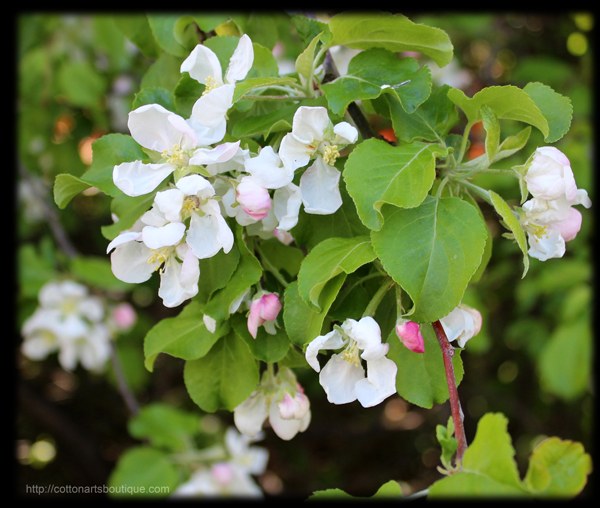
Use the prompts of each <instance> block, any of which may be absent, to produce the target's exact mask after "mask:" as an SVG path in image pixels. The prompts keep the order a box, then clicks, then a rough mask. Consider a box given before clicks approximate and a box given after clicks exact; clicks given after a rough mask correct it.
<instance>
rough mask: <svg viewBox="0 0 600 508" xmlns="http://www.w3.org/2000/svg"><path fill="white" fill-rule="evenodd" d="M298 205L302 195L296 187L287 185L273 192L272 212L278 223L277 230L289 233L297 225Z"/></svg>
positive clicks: (291, 184)
mask: <svg viewBox="0 0 600 508" xmlns="http://www.w3.org/2000/svg"><path fill="white" fill-rule="evenodd" d="M300 205H302V193H301V192H300V187H298V186H297V185H295V184H293V183H289V184H288V185H286V186H285V187H282V188H280V189H277V190H276V191H275V193H274V194H273V211H274V212H275V217H276V218H277V220H278V221H279V223H278V225H277V229H278V230H280V231H289V230H290V229H292V228H293V227H294V226H295V225H296V224H298V214H299V213H300Z"/></svg>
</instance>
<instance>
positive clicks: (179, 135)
mask: <svg viewBox="0 0 600 508" xmlns="http://www.w3.org/2000/svg"><path fill="white" fill-rule="evenodd" d="M128 126H129V130H130V132H131V137H132V138H133V139H134V140H135V141H136V142H137V143H138V144H140V145H141V146H143V147H144V148H147V149H149V150H152V151H155V152H158V153H159V154H161V156H162V159H161V160H160V161H159V162H157V163H150V164H147V163H144V162H142V161H139V160H138V161H133V162H123V163H121V164H119V165H117V166H115V167H114V170H113V181H114V183H115V185H116V186H117V187H118V188H119V189H120V190H122V191H123V192H124V193H125V194H127V195H128V196H141V195H143V194H148V193H149V192H152V191H153V190H154V189H156V187H157V186H158V185H159V184H160V183H161V182H162V181H163V180H164V179H165V178H167V177H168V176H169V175H170V174H171V173H173V171H175V170H176V169H177V168H180V167H185V166H187V165H188V164H189V159H190V156H191V153H192V151H193V149H194V148H196V146H197V145H198V142H199V139H198V135H197V134H196V132H195V131H194V130H193V129H192V128H191V127H190V126H189V125H188V123H187V122H186V121H185V120H184V119H183V118H182V117H181V116H179V115H176V114H175V113H171V112H170V111H168V110H167V109H165V108H164V107H163V106H161V105H159V104H147V105H144V106H141V107H139V108H137V109H136V110H134V111H131V112H130V113H129V120H128Z"/></svg>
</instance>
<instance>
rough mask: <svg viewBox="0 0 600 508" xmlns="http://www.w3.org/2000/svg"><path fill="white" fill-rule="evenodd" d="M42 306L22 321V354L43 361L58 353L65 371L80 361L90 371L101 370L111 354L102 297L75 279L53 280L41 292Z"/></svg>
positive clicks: (71, 368) (108, 329) (40, 301)
mask: <svg viewBox="0 0 600 508" xmlns="http://www.w3.org/2000/svg"><path fill="white" fill-rule="evenodd" d="M38 299H39V303H40V306H39V307H38V308H37V309H36V310H35V312H34V313H33V314H32V315H31V316H30V317H29V318H28V319H27V320H25V322H24V323H23V328H22V334H23V336H24V341H23V343H22V345H21V351H22V352H23V354H24V355H25V356H26V357H28V358H30V359H32V360H42V359H44V358H46V357H47V356H48V355H49V354H50V353H54V352H58V360H59V362H60V364H61V366H62V367H63V368H64V369H66V370H74V369H75V367H76V366H77V363H78V362H79V363H81V365H82V366H83V367H84V368H85V369H88V370H92V371H100V370H102V368H103V367H104V365H105V363H106V360H107V359H108V357H109V354H110V341H111V338H112V337H111V332H110V328H109V327H108V325H107V324H105V323H104V322H103V321H102V320H103V318H105V315H106V313H105V310H104V304H103V302H102V301H101V300H100V298H98V297H96V296H93V295H89V294H88V289H87V288H86V287H85V286H82V285H81V284H78V283H76V282H73V281H68V280H67V281H60V282H55V281H51V282H48V283H47V284H45V285H44V286H43V287H42V289H41V290H40V293H39V295H38Z"/></svg>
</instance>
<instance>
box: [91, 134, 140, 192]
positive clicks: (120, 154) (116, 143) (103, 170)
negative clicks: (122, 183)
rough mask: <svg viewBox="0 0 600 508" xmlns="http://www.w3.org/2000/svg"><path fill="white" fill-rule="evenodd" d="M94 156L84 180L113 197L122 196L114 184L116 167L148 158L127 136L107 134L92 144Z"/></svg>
mask: <svg viewBox="0 0 600 508" xmlns="http://www.w3.org/2000/svg"><path fill="white" fill-rule="evenodd" d="M92 154H93V157H92V164H91V165H90V168H89V169H88V170H87V171H86V172H85V174H84V175H83V177H82V178H83V179H84V180H85V181H86V182H88V183H89V184H90V185H93V186H94V187H96V188H98V189H100V190H101V191H102V192H104V193H105V194H108V195H109V196H112V197H115V196H118V195H120V194H122V192H121V191H120V190H119V189H118V188H117V187H116V185H115V184H114V182H113V169H114V167H115V166H117V165H119V164H121V163H122V162H133V161H137V160H144V159H146V158H147V157H148V156H147V155H146V154H145V152H144V151H143V150H142V147H141V146H140V145H138V144H137V143H136V142H135V141H134V139H133V138H132V137H131V136H129V135H126V134H106V135H104V136H102V137H101V138H98V139H97V140H96V141H94V142H93V143H92Z"/></svg>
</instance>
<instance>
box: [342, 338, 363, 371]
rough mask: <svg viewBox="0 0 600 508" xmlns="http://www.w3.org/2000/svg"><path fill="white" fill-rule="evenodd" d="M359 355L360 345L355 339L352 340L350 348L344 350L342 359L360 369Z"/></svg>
mask: <svg viewBox="0 0 600 508" xmlns="http://www.w3.org/2000/svg"><path fill="white" fill-rule="evenodd" d="M358 353H359V349H358V343H357V342H356V341H355V340H354V339H350V343H349V344H348V347H347V348H346V349H344V352H343V353H342V359H344V360H346V361H347V362H348V363H353V364H354V366H355V367H358V366H359V365H360V358H359V357H358Z"/></svg>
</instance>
